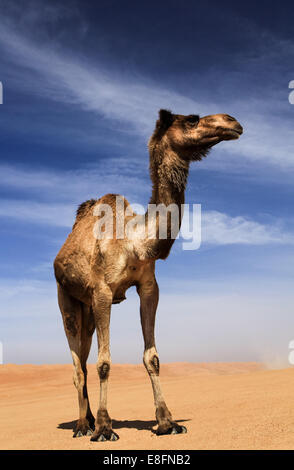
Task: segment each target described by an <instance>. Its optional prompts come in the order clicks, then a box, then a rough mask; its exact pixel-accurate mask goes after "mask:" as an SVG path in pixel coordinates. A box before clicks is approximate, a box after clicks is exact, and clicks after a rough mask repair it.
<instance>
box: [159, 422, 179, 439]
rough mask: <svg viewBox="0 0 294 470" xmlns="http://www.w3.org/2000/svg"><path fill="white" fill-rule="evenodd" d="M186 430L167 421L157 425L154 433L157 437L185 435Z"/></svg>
mask: <svg viewBox="0 0 294 470" xmlns="http://www.w3.org/2000/svg"><path fill="white" fill-rule="evenodd" d="M186 432H187V428H186V427H185V426H180V425H179V424H178V423H175V422H174V421H168V422H166V423H163V424H159V425H158V428H157V429H156V431H155V434H157V436H162V435H164V434H186Z"/></svg>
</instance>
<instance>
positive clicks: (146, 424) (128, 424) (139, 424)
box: [57, 419, 190, 431]
mask: <svg viewBox="0 0 294 470" xmlns="http://www.w3.org/2000/svg"><path fill="white" fill-rule="evenodd" d="M175 421H176V423H184V422H186V421H190V419H177V420H175ZM76 423H77V420H75V421H68V422H65V423H60V424H58V426H57V429H71V430H72V431H73V430H74V429H75V425H76ZM156 426H157V422H156V421H154V420H152V421H142V420H139V419H136V420H130V421H129V420H123V421H119V420H116V419H113V420H112V428H113V429H122V428H131V429H137V430H138V431H153V428H154V427H156Z"/></svg>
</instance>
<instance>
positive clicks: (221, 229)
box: [0, 199, 294, 245]
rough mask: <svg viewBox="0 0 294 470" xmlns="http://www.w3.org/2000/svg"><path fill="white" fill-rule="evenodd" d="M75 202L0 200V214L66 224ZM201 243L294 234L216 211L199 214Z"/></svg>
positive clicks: (262, 241) (287, 239)
mask: <svg viewBox="0 0 294 470" xmlns="http://www.w3.org/2000/svg"><path fill="white" fill-rule="evenodd" d="M75 210H76V205H75V204H70V203H68V204H62V203H48V202H46V203H45V202H44V203H41V202H34V201H31V200H27V201H24V200H19V201H18V200H3V199H2V200H1V199H0V217H2V218H10V219H14V220H16V221H22V222H27V223H30V224H31V223H33V224H39V225H44V224H45V225H50V226H55V227H65V228H70V227H71V226H72V225H73V221H74V218H75ZM202 243H208V244H211V245H232V244H233V245H236V244H240V245H267V244H277V243H278V244H291V245H292V244H293V243H294V235H293V234H292V233H287V232H286V231H284V230H283V227H282V224H281V221H279V220H277V221H276V222H275V223H274V224H271V225H269V224H267V225H266V224H261V223H259V222H256V221H254V220H252V219H250V218H247V217H243V216H237V217H232V216H230V215H228V214H225V213H221V212H217V211H206V212H203V214H202Z"/></svg>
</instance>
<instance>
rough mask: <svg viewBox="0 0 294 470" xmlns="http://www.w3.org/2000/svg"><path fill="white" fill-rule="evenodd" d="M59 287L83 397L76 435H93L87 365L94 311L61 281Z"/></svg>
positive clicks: (76, 384)
mask: <svg viewBox="0 0 294 470" xmlns="http://www.w3.org/2000/svg"><path fill="white" fill-rule="evenodd" d="M57 288H58V303H59V308H60V311H61V313H62V318H63V325H64V330H65V333H66V336H67V340H68V344H69V347H70V351H71V355H72V359H73V365H74V375H73V380H74V384H75V387H76V389H77V391H78V400H79V413H80V415H79V419H78V421H77V424H76V427H75V431H74V436H73V437H80V436H84V435H88V436H89V435H91V434H92V430H94V424H95V418H94V416H93V415H92V412H91V409H90V404H89V398H88V391H87V367H86V362H87V359H88V355H89V352H90V347H91V343H92V335H93V332H94V330H95V326H94V319H93V314H92V311H91V309H90V308H89V307H87V306H86V305H85V304H83V303H81V302H80V301H78V300H76V299H74V298H73V297H71V296H70V295H69V294H67V293H66V292H65V291H64V289H63V288H62V287H61V286H60V284H57Z"/></svg>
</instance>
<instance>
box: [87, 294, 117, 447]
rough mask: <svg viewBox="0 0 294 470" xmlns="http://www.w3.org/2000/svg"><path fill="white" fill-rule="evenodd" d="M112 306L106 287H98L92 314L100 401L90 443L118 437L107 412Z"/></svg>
mask: <svg viewBox="0 0 294 470" xmlns="http://www.w3.org/2000/svg"><path fill="white" fill-rule="evenodd" d="M111 304H112V292H111V290H110V289H109V287H108V286H106V285H103V286H100V288H99V292H94V294H93V304H92V308H93V314H94V319H95V325H96V331H97V339H98V362H97V371H98V375H99V379H100V400H99V408H98V413H97V419H96V423H95V431H94V434H93V436H92V437H91V441H106V440H110V441H116V440H117V439H118V438H119V437H118V435H117V434H116V433H115V432H113V430H112V427H111V419H110V416H109V414H108V411H107V385H108V376H109V371H110V362H111V360H110V349H109V324H110V311H111Z"/></svg>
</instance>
